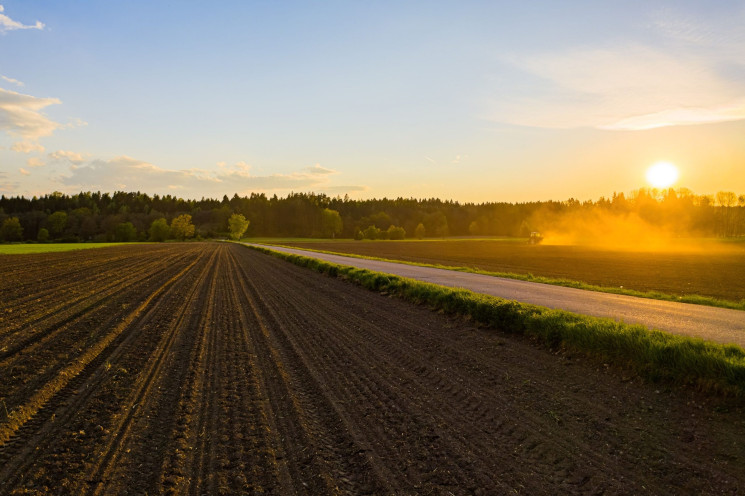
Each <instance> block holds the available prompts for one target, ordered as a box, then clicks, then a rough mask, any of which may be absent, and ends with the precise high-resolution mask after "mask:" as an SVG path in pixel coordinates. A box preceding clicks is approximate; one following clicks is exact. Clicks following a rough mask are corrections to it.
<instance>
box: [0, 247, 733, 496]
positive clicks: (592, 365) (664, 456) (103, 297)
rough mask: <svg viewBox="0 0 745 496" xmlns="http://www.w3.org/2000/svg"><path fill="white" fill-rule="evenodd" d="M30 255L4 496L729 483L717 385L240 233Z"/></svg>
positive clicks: (680, 489) (14, 366)
mask: <svg viewBox="0 0 745 496" xmlns="http://www.w3.org/2000/svg"><path fill="white" fill-rule="evenodd" d="M39 260H40V258H36V259H34V258H33V257H31V258H30V259H29V261H28V263H27V264H26V265H27V266H28V267H30V272H29V273H33V274H37V275H38V277H39V281H40V282H39V283H38V284H33V283H31V282H29V281H28V280H26V279H25V277H26V274H25V273H24V272H23V270H24V264H23V263H16V262H13V263H11V264H8V265H7V266H2V267H0V276H5V275H7V277H3V278H2V279H0V280H2V281H4V282H2V283H0V291H3V292H4V293H3V294H12V298H8V299H7V300H5V301H3V305H4V306H3V308H5V309H12V310H14V311H11V312H6V313H5V314H3V320H2V321H0V343H4V342H7V344H6V345H2V344H0V378H2V380H0V495H4V494H88V495H102V494H150V495H152V494H189V495H201V494H282V495H284V494H298V495H304V494H450V493H452V494H512V493H521V494H556V493H563V494H598V493H602V494H693V493H695V494H739V493H738V491H739V490H740V488H741V487H742V486H743V485H744V484H745V442H743V439H745V420H743V419H744V418H745V417H743V409H742V408H741V406H740V403H736V402H734V401H733V400H725V399H715V398H711V397H707V396H705V395H702V394H700V393H697V392H695V391H691V390H686V389H673V390H668V389H663V390H660V389H659V386H655V385H652V384H646V383H643V382H641V381H640V380H638V379H636V378H633V377H626V376H625V375H626V372H625V371H624V370H617V369H614V368H612V367H607V366H604V365H603V364H602V363H597V362H595V361H593V360H591V359H587V358H582V357H576V356H571V355H567V354H566V353H561V352H556V353H552V352H551V351H548V350H545V349H542V348H540V347H537V346H536V345H534V344H532V343H531V342H529V341H527V340H526V339H523V338H520V337H515V336H509V335H504V334H501V333H500V332H499V331H498V330H494V329H483V328H476V327H474V326H473V325H471V324H470V323H468V322H466V321H463V320H461V319H454V318H448V317H446V316H443V315H439V314H436V313H433V312H431V311H430V310H428V309H426V308H421V307H417V306H413V305H410V304H408V303H404V302H401V301H399V300H397V299H395V298H390V297H388V296H387V295H381V294H377V293H373V292H369V291H366V290H364V289H361V288H358V287H356V286H354V285H352V284H349V283H347V282H344V281H341V280H338V279H333V278H329V277H326V276H322V275H319V274H317V273H314V272H312V271H309V270H306V269H302V268H299V267H296V266H293V265H291V264H288V263H286V262H283V261H281V260H278V259H275V258H273V257H269V256H266V255H263V254H260V253H257V252H254V251H251V250H249V249H247V248H245V247H242V246H238V245H231V244H220V243H189V244H167V245H162V246H158V245H135V246H124V247H114V248H111V249H109V248H104V249H100V250H91V251H89V252H87V253H85V254H81V252H71V253H70V254H63V255H58V256H55V257H54V258H53V263H52V264H50V266H49V267H47V268H46V270H45V268H44V265H43V263H41V262H40V261H39ZM107 260H110V261H111V264H107ZM89 271H92V272H94V273H89ZM8 281H16V282H15V283H13V282H10V283H9V282H8ZM20 281H23V285H22V288H23V290H22V291H15V290H14V287H19V286H18V284H19V282H20ZM14 285H15V286H14ZM14 301H17V302H18V304H19V306H20V307H22V308H24V309H25V311H23V312H20V311H18V312H16V311H15V308H14V304H13V302H14ZM34 301H41V302H43V306H44V307H45V308H46V309H47V310H48V309H52V308H55V309H59V310H57V311H56V312H50V311H45V309H44V308H40V309H36V308H34V305H33V302H34ZM56 314H60V315H59V316H57V315H56ZM6 329H8V330H7V331H6V332H3V331H5V330H6ZM35 336H39V337H38V338H36V337H35ZM3 346H5V348H3Z"/></svg>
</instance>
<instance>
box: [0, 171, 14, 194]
mask: <svg viewBox="0 0 745 496" xmlns="http://www.w3.org/2000/svg"><path fill="white" fill-rule="evenodd" d="M17 188H18V183H12V182H10V181H8V175H7V174H6V173H5V172H2V171H0V194H9V195H14V194H15V192H16V189H17Z"/></svg>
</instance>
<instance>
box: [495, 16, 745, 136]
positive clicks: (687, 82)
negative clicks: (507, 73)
mask: <svg viewBox="0 0 745 496" xmlns="http://www.w3.org/2000/svg"><path fill="white" fill-rule="evenodd" d="M649 12H650V15H649V16H648V17H647V18H646V19H644V18H640V19H639V23H638V24H637V26H636V27H635V28H636V29H637V30H638V29H641V30H642V31H641V32H639V31H636V32H637V35H636V36H635V39H634V40H626V41H623V40H620V39H619V38H616V39H614V41H613V42H609V43H606V44H605V45H598V44H594V45H592V46H575V47H572V48H568V49H562V50H550V51H545V52H533V53H513V54H512V55H510V56H506V57H500V60H501V62H503V63H506V64H507V65H508V66H511V67H512V68H513V69H518V71H520V73H518V77H517V78H516V79H515V80H514V81H513V82H512V83H510V82H509V81H507V82H506V83H505V81H504V80H503V81H502V83H503V84H502V88H501V92H500V96H499V98H498V99H495V101H494V102H493V104H492V106H491V107H492V108H491V113H490V114H489V115H488V116H487V117H488V118H489V119H492V120H497V121H501V122H508V123H512V124H519V125H526V126H537V127H549V128H574V127H597V128H603V129H649V128H653V127H661V126H675V125H688V124H703V123H713V122H724V121H731V120H740V119H745V106H743V102H744V101H745V59H743V54H744V53H745V30H743V29H742V26H743V25H745V6H743V5H742V4H739V5H736V4H733V5H730V6H728V7H723V8H717V9H709V10H707V12H706V13H702V12H701V11H698V10H697V11H695V12H694V11H693V10H692V9H687V8H686V6H684V5H680V4H670V6H669V7H666V8H663V9H653V10H650V11H649ZM510 85H511V86H510Z"/></svg>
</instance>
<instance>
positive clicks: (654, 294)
mask: <svg viewBox="0 0 745 496" xmlns="http://www.w3.org/2000/svg"><path fill="white" fill-rule="evenodd" d="M251 242H257V241H251ZM257 243H258V242H257ZM262 244H267V245H270V246H279V247H282V248H292V249H295V250H305V251H312V252H315V253H326V254H328V255H340V256H343V257H351V258H362V259H365V260H377V261H380V262H393V263H402V264H407V265H417V266H419V267H431V268H434V269H444V270H457V271H458V272H469V273H472V274H482V275H486V276H493V277H504V278H506V279H517V280H519V281H529V282H538V283H541V284H551V285H553V286H564V287H567V288H576V289H584V290H587V291H597V292H600V293H612V294H619V295H627V296H636V297H639V298H648V299H652V300H662V301H676V302H678V303H691V304H694V305H705V306H710V307H720V308H730V309H732V310H745V300H742V301H739V302H738V301H731V300H722V299H719V298H714V297H711V296H702V295H695V294H691V295H683V296H675V295H671V294H667V293H662V292H660V291H637V290H634V289H628V288H615V287H608V286H596V285H594V284H588V283H586V282H582V281H574V280H571V279H556V278H551V277H543V276H534V275H533V274H515V273H512V272H490V271H487V270H480V269H474V268H471V267H458V266H453V265H440V264H427V263H422V262H411V261H408V260H393V259H390V258H381V257H370V256H367V255H358V254H356V253H346V252H336V251H328V250H316V249H314V248H307V247H302V248H298V247H297V246H292V245H283V244H277V243H274V244H272V243H271V241H264V242H262Z"/></svg>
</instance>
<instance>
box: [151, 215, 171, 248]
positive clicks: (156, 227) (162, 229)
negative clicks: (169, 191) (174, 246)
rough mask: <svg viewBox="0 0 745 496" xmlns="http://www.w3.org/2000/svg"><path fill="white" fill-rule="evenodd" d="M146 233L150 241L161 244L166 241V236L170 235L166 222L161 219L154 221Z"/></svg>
mask: <svg viewBox="0 0 745 496" xmlns="http://www.w3.org/2000/svg"><path fill="white" fill-rule="evenodd" d="M148 233H149V234H150V241H156V242H158V243H161V242H163V241H165V240H167V239H168V235H169V234H171V228H170V227H168V221H166V220H165V219H164V218H163V217H161V218H160V219H155V220H154V221H153V223H152V224H150V229H148Z"/></svg>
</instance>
